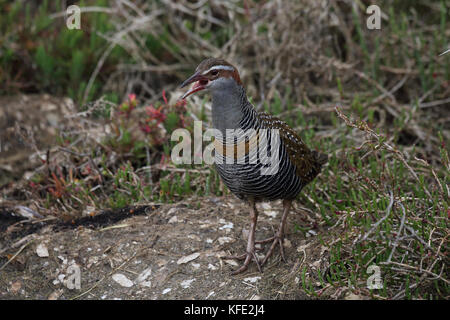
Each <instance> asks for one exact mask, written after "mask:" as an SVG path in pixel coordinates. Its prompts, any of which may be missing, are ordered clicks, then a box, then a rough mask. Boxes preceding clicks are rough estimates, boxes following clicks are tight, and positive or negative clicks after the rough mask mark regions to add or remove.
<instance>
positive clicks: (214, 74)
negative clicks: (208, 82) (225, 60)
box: [211, 70, 219, 76]
mask: <svg viewBox="0 0 450 320" xmlns="http://www.w3.org/2000/svg"><path fill="white" fill-rule="evenodd" d="M218 74H219V71H218V70H212V71H211V75H212V76H217V75H218Z"/></svg>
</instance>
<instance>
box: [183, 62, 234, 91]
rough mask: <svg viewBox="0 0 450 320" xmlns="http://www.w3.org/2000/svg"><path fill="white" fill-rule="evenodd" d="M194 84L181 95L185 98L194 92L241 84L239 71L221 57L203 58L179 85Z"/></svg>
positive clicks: (224, 88) (221, 88)
mask: <svg viewBox="0 0 450 320" xmlns="http://www.w3.org/2000/svg"><path fill="white" fill-rule="evenodd" d="M191 83H194V85H193V86H192V87H191V88H190V89H189V90H188V91H187V92H186V93H185V94H184V95H183V97H182V98H181V99H185V98H186V97H188V96H190V95H191V94H193V93H194V92H198V91H201V90H205V89H206V90H208V91H210V92H213V91H216V90H227V89H228V88H230V87H232V86H236V84H237V85H242V82H241V79H240V77H239V73H238V71H237V69H236V67H234V66H233V65H232V64H230V63H228V62H227V61H225V60H222V59H216V58H209V59H206V60H203V61H202V62H201V63H200V64H199V65H198V67H197V69H195V73H194V74H193V75H192V76H190V77H189V78H188V79H186V80H185V81H184V82H183V83H182V84H181V86H180V88H183V87H185V86H187V85H188V84H191Z"/></svg>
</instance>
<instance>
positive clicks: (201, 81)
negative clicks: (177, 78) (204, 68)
mask: <svg viewBox="0 0 450 320" xmlns="http://www.w3.org/2000/svg"><path fill="white" fill-rule="evenodd" d="M193 82H195V84H194V85H193V86H192V87H191V88H190V89H189V90H188V91H187V92H186V93H185V94H184V95H183V96H182V97H181V99H182V100H183V99H186V98H187V97H188V96H190V95H191V94H193V93H194V92H197V91H200V90H203V89H206V85H207V84H208V79H207V78H206V77H204V76H202V75H201V74H200V73H198V72H196V73H194V74H193V75H192V76H190V77H189V78H188V79H186V80H185V81H184V82H183V83H182V84H181V86H180V88H184V87H186V86H187V85H188V84H190V83H193Z"/></svg>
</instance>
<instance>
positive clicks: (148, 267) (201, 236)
mask: <svg viewBox="0 0 450 320" xmlns="http://www.w3.org/2000/svg"><path fill="white" fill-rule="evenodd" d="M198 206H200V207H198ZM258 207H259V211H260V221H259V223H258V228H257V238H266V237H269V236H271V235H272V234H273V231H272V228H273V229H275V228H276V226H277V224H278V220H279V218H280V217H281V203H276V202H275V203H263V204H259V205H258ZM124 211H127V212H126V215H127V216H128V217H127V218H125V219H123V220H121V221H115V223H113V224H111V223H110V220H108V219H105V220H104V221H100V222H99V223H93V222H96V217H89V218H87V220H86V218H84V219H85V220H84V221H82V222H75V223H55V222H54V220H51V221H45V222H34V223H32V222H29V221H27V220H22V221H18V222H14V221H11V220H10V221H9V223H8V224H9V226H8V227H7V229H6V230H5V231H2V233H3V236H2V238H3V239H2V241H1V243H0V257H1V258H0V268H2V270H0V299H307V295H305V293H304V292H303V290H302V288H301V280H300V279H301V270H303V266H304V265H305V264H306V265H308V266H310V267H311V266H312V267H313V268H314V266H315V267H320V268H322V269H323V268H324V266H326V264H327V259H328V254H327V248H326V247H323V246H321V245H320V243H319V242H318V239H317V235H316V236H314V235H313V234H309V233H308V235H309V236H307V237H305V235H304V234H303V233H300V232H293V229H294V225H295V224H296V223H297V224H300V225H305V223H306V224H308V223H309V222H307V221H305V220H308V219H306V218H305V217H304V214H301V213H293V214H292V215H291V216H290V219H289V220H288V222H289V228H288V230H289V231H290V232H289V234H288V237H287V239H288V240H286V241H285V248H286V259H287V262H286V263H284V262H283V261H281V258H280V255H279V251H277V252H276V254H275V255H274V256H273V258H271V259H270V260H269V263H268V265H267V266H266V267H265V268H264V270H263V273H260V272H259V271H258V270H257V267H256V266H255V265H254V264H252V265H251V267H250V268H249V270H247V271H246V272H245V273H243V274H240V275H237V276H232V275H231V274H230V272H231V271H232V270H233V269H235V268H237V267H238V263H240V262H239V261H233V260H223V259H220V256H222V255H224V254H234V253H236V254H237V253H242V252H243V251H244V250H245V240H244V239H243V237H244V236H245V234H246V231H243V230H247V229H246V228H248V226H249V223H248V222H249V221H248V215H247V207H246V206H245V204H244V203H242V202H241V201H240V200H238V199H234V198H232V197H226V198H201V199H192V201H187V202H181V203H177V204H175V205H162V206H155V205H151V204H149V205H141V206H139V207H134V208H129V209H124V210H121V211H119V212H107V213H106V214H108V215H109V216H110V215H115V214H117V215H118V216H120V215H123V214H124ZM2 216H3V217H5V216H7V214H6V212H3V214H2ZM89 220H91V221H89ZM97 220H98V219H97ZM2 221H3V224H5V219H3V220H2ZM24 221H27V222H24ZM97 222H98V221H97ZM36 224H38V225H39V227H36V226H35V225H36ZM31 225H34V226H35V227H30V226H31ZM30 231H31V233H29V234H27V235H24V234H26V233H28V232H30ZM319 232H320V230H318V231H317V233H316V234H318V233H319ZM265 249H266V250H267V247H266V248H265ZM16 254H17V255H16ZM14 255H16V256H15V257H14V259H12V261H11V262H10V263H8V259H11V257H13V256H14ZM5 264H6V265H5ZM77 274H78V275H79V276H80V277H79V279H80V286H79V288H77V285H76V284H77V282H76V277H75V276H76V275H77ZM324 296H325V295H324Z"/></svg>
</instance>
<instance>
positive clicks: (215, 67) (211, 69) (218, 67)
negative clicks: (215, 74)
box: [202, 66, 234, 76]
mask: <svg viewBox="0 0 450 320" xmlns="http://www.w3.org/2000/svg"><path fill="white" fill-rule="evenodd" d="M213 70H227V71H234V68H233V67H231V66H213V67H211V68H209V69H208V70H206V71H204V72H202V76H204V75H205V74H208V72H210V71H213Z"/></svg>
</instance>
